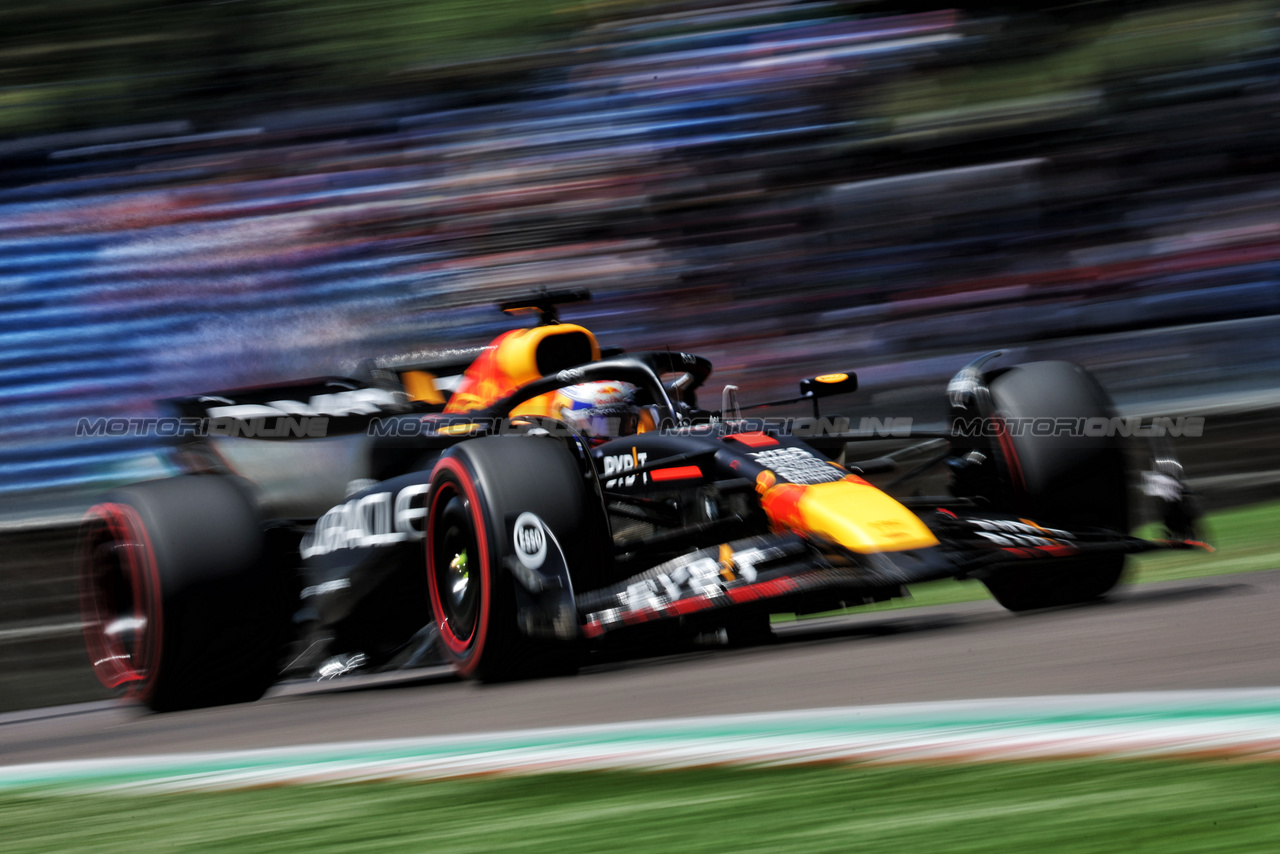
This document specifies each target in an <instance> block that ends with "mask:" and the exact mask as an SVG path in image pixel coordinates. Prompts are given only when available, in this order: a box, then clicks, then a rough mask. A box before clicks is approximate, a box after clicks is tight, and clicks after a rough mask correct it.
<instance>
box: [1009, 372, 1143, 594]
mask: <svg viewBox="0 0 1280 854" xmlns="http://www.w3.org/2000/svg"><path fill="white" fill-rule="evenodd" d="M987 387H988V388H989V389H990V392H991V404H992V408H993V410H994V412H995V414H996V418H997V419H998V420H999V422H1000V423H1001V424H1002V425H1004V426H1005V427H1006V429H1000V430H999V431H998V435H997V436H996V438H995V439H994V440H993V441H992V448H991V450H992V453H993V455H994V456H995V457H996V458H997V459H998V463H999V469H1000V470H1001V475H1000V477H999V480H1000V482H1001V487H1000V488H999V489H996V490H994V492H995V493H996V494H995V495H992V496H989V497H990V498H991V500H992V504H993V506H994V507H995V508H996V509H1002V510H1006V511H1008V512H1011V513H1014V514H1017V515H1019V516H1026V517H1027V518H1029V519H1033V520H1035V521H1036V522H1038V523H1040V524H1044V525H1049V526H1053V527H1061V528H1064V529H1067V530H1072V529H1076V530H1082V529H1088V528H1102V529H1106V530H1110V531H1115V532H1117V533H1120V534H1126V533H1128V529H1129V499H1128V483H1127V476H1126V466H1125V457H1124V450H1123V448H1122V446H1121V444H1120V441H1119V438H1118V437H1115V436H1105V435H1089V433H1091V432H1092V433H1101V432H1104V431H1102V430H1089V431H1085V430H1081V429H1073V430H1066V429H1063V430H1057V429H1056V428H1055V430H1054V431H1048V430H1047V429H1045V425H1048V424H1050V423H1053V424H1055V425H1058V424H1061V425H1067V424H1068V423H1075V424H1086V423H1091V424H1093V425H1098V424H1100V423H1101V422H1100V421H1099V420H1098V419H1108V418H1110V417H1111V415H1112V414H1113V408H1112V405H1111V400H1110V398H1109V396H1108V395H1107V393H1106V391H1105V390H1104V389H1103V388H1102V386H1101V385H1099V384H1098V381H1097V380H1096V379H1094V377H1093V376H1092V375H1091V374H1090V373H1089V372H1088V371H1086V370H1085V369H1084V368H1082V367H1080V366H1079V365H1075V364H1071V363H1069V362H1032V363H1029V364H1025V365H1018V366H1016V367H1013V368H1010V369H1009V370H1007V371H1004V372H1003V373H999V374H997V375H995V376H993V377H992V378H991V379H990V380H989V382H988V383H987ZM1033 420H1034V421H1033ZM1019 423H1020V424H1021V429H1012V430H1011V429H1007V426H1008V425H1010V424H1019ZM1124 560H1125V556H1124V555H1123V554H1102V555H1096V556H1090V557H1079V558H1053V559H1047V560H1045V561H1021V562H1018V563H1015V564H1012V565H1009V566H1007V567H1000V568H997V569H993V570H992V571H990V573H989V574H988V575H987V576H986V577H984V578H983V581H984V583H985V584H986V586H987V589H988V590H990V592H991V595H992V596H993V597H994V598H995V600H996V601H997V602H999V603H1000V604H1001V605H1003V606H1004V607H1005V608H1008V609H1009V610H1011V611H1026V610H1032V609H1036V608H1049V607H1056V606H1061V605H1072V604H1077V603H1080V602H1087V601H1090V600H1093V599H1097V598H1100V597H1102V596H1104V595H1105V594H1106V593H1107V592H1108V591H1110V590H1111V589H1112V588H1113V587H1115V586H1116V584H1117V583H1118V582H1119V580H1120V577H1121V575H1122V573H1123V570H1124Z"/></svg>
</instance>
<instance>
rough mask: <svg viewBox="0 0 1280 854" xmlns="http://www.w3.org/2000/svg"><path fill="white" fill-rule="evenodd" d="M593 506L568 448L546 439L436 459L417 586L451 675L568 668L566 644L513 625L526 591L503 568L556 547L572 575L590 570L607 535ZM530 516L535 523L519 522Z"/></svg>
mask: <svg viewBox="0 0 1280 854" xmlns="http://www.w3.org/2000/svg"><path fill="white" fill-rule="evenodd" d="M596 503H598V502H596V501H595V497H594V493H593V492H592V491H590V490H589V489H588V487H587V484H586V482H585V481H584V478H583V475H582V473H581V470H580V469H579V467H578V464H577V462H576V461H575V459H574V457H573V455H572V454H571V453H570V452H569V451H568V450H567V449H566V448H565V447H564V445H562V444H560V443H559V442H557V441H555V440H554V439H548V438H543V437H491V438H484V439H476V440H474V441H470V442H466V443H463V444H461V445H458V446H456V447H455V448H453V449H452V450H450V451H449V452H448V453H446V454H445V455H444V456H442V457H441V458H440V460H439V462H437V463H436V467H435V470H434V471H433V473H432V477H431V499H430V502H429V507H428V517H427V536H426V553H427V554H426V558H427V586H428V590H429V595H430V601H431V609H432V613H433V617H434V619H435V622H436V625H437V627H438V628H439V630H440V638H441V646H442V648H443V650H444V653H445V656H446V657H447V658H448V659H449V661H450V663H451V664H452V665H453V667H454V669H455V670H456V671H457V672H458V673H459V674H460V675H462V676H467V677H472V678H476V679H482V680H486V681H495V680H503V679H512V678H521V677H527V676H534V675H542V674H545V673H550V672H563V671H565V670H569V669H572V664H573V662H574V661H575V659H576V650H575V649H574V648H573V646H572V645H571V644H570V643H567V642H565V641H555V640H549V639H545V638H533V637H529V636H528V635H527V634H525V632H524V631H522V629H521V621H520V613H519V611H520V607H521V603H522V601H523V603H524V604H525V605H526V606H528V605H529V604H530V602H532V598H531V597H532V596H533V594H532V593H531V592H529V591H527V590H523V589H522V588H520V587H518V584H519V583H518V582H517V581H516V579H515V577H514V576H513V575H512V572H511V570H510V569H508V567H510V566H512V565H513V561H517V560H520V559H521V557H522V556H523V557H524V558H525V560H526V563H532V562H533V561H531V560H529V557H530V556H531V555H532V556H537V555H545V554H546V553H547V552H548V551H549V550H551V549H557V550H559V551H558V553H562V554H563V556H564V560H565V563H566V564H567V566H568V568H569V569H570V570H572V571H573V572H575V573H578V572H583V573H586V572H591V571H596V570H598V568H599V563H600V561H601V560H603V554H604V553H603V550H602V543H603V542H604V541H605V540H604V538H606V537H607V535H608V533H607V529H604V528H603V527H602V525H603V518H602V516H603V511H602V510H600V509H599V508H597V507H595V506H594V505H595V504H596ZM530 516H533V517H534V518H536V519H537V520H538V521H539V522H540V523H541V526H537V525H535V526H532V527H531V526H529V525H528V523H527V522H526V521H525V520H528V519H529V518H530ZM548 534H549V536H548ZM520 537H526V538H531V539H526V540H525V541H522V542H518V541H517V538H520ZM543 559H545V558H543ZM539 566H541V564H539ZM571 617H572V619H574V620H576V614H573V615H571Z"/></svg>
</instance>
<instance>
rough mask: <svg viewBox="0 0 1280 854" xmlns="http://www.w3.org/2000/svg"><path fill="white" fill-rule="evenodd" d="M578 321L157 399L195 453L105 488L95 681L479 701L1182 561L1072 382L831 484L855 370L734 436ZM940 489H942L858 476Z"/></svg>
mask: <svg viewBox="0 0 1280 854" xmlns="http://www.w3.org/2000/svg"><path fill="white" fill-rule="evenodd" d="M586 297H587V295H586V294H585V293H584V292H561V293H554V294H552V293H546V292H543V293H542V294H539V295H534V296H531V297H529V298H527V299H523V300H516V301H514V302H512V303H508V304H506V305H504V306H502V308H503V309H504V310H506V311H508V312H510V313H512V314H519V313H522V312H527V313H532V314H534V315H536V317H537V325H535V326H529V327H525V328H518V329H514V330H512V331H509V332H507V333H505V334H503V335H501V336H500V337H499V338H497V339H496V340H495V341H494V342H493V343H492V344H490V345H489V346H488V347H486V348H483V349H481V350H478V351H475V352H460V351H456V350H455V351H448V352H446V353H443V354H440V355H439V357H422V356H418V357H415V358H414V359H403V358H402V359H384V360H382V361H374V362H370V363H366V364H364V365H363V366H362V367H361V369H360V371H358V372H357V373H359V374H360V376H358V377H354V378H334V377H331V378H322V379H316V380H308V381H306V382H302V383H293V384H288V385H280V386H271V387H258V388H251V389H242V390H235V391H224V392H217V393H214V394H208V395H199V396H195V397H189V398H183V399H179V400H176V401H171V403H172V404H173V405H174V406H176V408H177V410H178V412H179V413H180V415H181V416H182V417H183V419H184V420H187V421H192V422H193V423H197V424H199V425H200V428H201V429H199V430H193V431H189V432H188V433H187V435H184V436H183V437H182V438H181V439H180V440H178V441H177V442H176V443H175V445H174V447H173V448H172V456H173V460H174V462H175V465H177V466H179V467H180V469H181V470H182V471H183V472H184V473H183V474H181V475H179V476H176V477H172V478H168V479H165V480H159V481H151V482H147V483H139V484H136V485H132V486H127V487H123V488H119V489H116V490H115V491H113V492H111V493H110V494H108V495H107V496H105V497H104V498H103V499H102V500H101V501H100V502H99V503H98V504H96V505H95V506H94V507H92V508H91V509H90V510H89V512H88V515H87V517H86V519H85V521H84V523H83V526H82V530H81V535H80V537H81V541H80V551H79V562H80V565H79V573H80V579H81V603H82V612H83V622H84V626H85V629H84V631H85V636H86V641H87V645H88V649H89V653H90V656H91V660H92V662H93V667H94V669H95V671H96V672H97V675H98V677H99V678H100V679H101V681H102V682H103V683H104V684H105V685H107V686H108V687H111V688H120V689H123V692H124V693H125V695H126V696H128V697H130V698H133V699H135V700H137V701H140V702H142V703H144V704H145V705H147V706H149V707H150V708H152V709H156V710H169V709H180V708H190V707H198V706H206V705H216V704H223V703H231V702H240V701H249V700H253V699H256V698H258V697H259V696H261V695H262V694H263V692H264V691H265V690H266V689H267V688H268V687H269V686H270V685H271V684H272V683H273V682H275V681H277V680H279V679H280V678H282V676H289V675H308V676H312V677H315V678H321V679H324V678H332V677H335V676H340V675H344V674H346V673H350V672H356V671H370V670H381V669H390V668H401V667H412V666H415V665H420V664H422V663H424V662H438V661H439V660H440V658H443V659H444V660H445V661H447V662H449V663H450V664H451V665H452V666H453V668H454V669H455V670H456V671H457V673H459V674H461V675H463V676H467V677H473V678H477V679H483V680H502V679H512V678H522V677H528V676H535V675H540V674H548V673H564V672H568V671H572V670H574V669H575V668H576V667H577V666H579V663H580V662H581V661H582V660H583V657H584V655H590V654H591V651H592V650H593V649H599V648H601V647H602V646H606V645H607V644H609V643H610V642H611V640H613V639H616V638H623V639H625V638H631V639H633V641H635V640H636V639H639V640H638V643H640V644H641V645H643V644H644V643H645V642H646V640H645V639H646V638H662V637H692V636H695V635H699V634H701V635H706V634H707V633H714V634H715V635H716V636H718V637H721V638H725V639H727V640H728V641H729V642H731V643H754V642H760V641H763V640H766V639H768V638H769V637H770V633H771V629H770V615H773V614H779V613H788V614H808V613H816V612H823V611H830V610H833V609H840V608H844V607H847V606H852V605H857V604H862V603H868V602H876V601H883V600H887V599H891V598H893V597H898V596H903V595H906V591H907V587H908V586H909V585H911V584H913V583H917V582H923V581H928V580H932V579H941V578H974V579H978V580H980V581H981V582H983V583H984V584H986V586H987V587H988V588H989V589H990V591H991V593H992V595H993V596H994V597H995V598H996V599H997V600H998V601H999V602H1000V603H1001V604H1002V605H1004V606H1005V607H1007V608H1009V609H1012V610H1015V611H1021V610H1027V609H1036V608H1045V607H1053V606H1060V605H1066V604H1072V603H1078V602H1084V601H1086V600H1090V599H1095V598H1098V597H1101V596H1103V595H1104V594H1106V593H1107V592H1108V591H1109V590H1111V589H1112V588H1113V587H1114V586H1115V585H1116V584H1117V582H1118V581H1119V579H1120V576H1121V571H1122V569H1123V566H1124V561H1125V556H1126V555H1127V554H1129V553H1133V552H1139V551H1145V550H1148V549H1153V548H1190V547H1193V546H1195V545H1196V543H1195V541H1194V533H1193V522H1194V517H1195V512H1194V510H1193V509H1192V507H1191V503H1190V499H1189V497H1188V495H1187V493H1186V490H1185V488H1184V487H1183V484H1182V480H1181V469H1180V467H1179V466H1178V464H1177V462H1176V460H1174V459H1173V458H1172V456H1171V455H1169V454H1168V453H1166V452H1163V451H1162V452H1160V453H1157V454H1156V455H1155V458H1154V464H1153V470H1152V471H1151V472H1148V473H1147V482H1148V485H1149V486H1150V485H1154V487H1155V488H1149V489H1148V490H1147V491H1148V493H1150V494H1152V495H1153V496H1154V497H1155V500H1156V501H1157V503H1158V504H1159V505H1160V506H1161V507H1162V508H1163V510H1162V516H1163V518H1164V520H1165V523H1166V527H1167V529H1168V537H1167V538H1166V539H1164V540H1153V541H1148V540H1141V539H1136V538H1133V537H1131V536H1129V535H1128V530H1129V527H1130V521H1131V517H1130V484H1129V482H1128V481H1129V479H1128V476H1127V465H1126V455H1125V451H1124V449H1123V448H1122V447H1121V443H1120V439H1119V438H1118V437H1117V436H1116V435H1115V431H1114V430H1109V429H1107V428H1108V426H1109V425H1112V424H1113V422H1114V421H1115V418H1114V416H1113V414H1112V410H1111V404H1110V401H1109V399H1108V397H1107V395H1106V393H1105V392H1104V391H1103V389H1102V388H1101V386H1099V384H1098V383H1097V382H1096V381H1095V380H1094V379H1093V377H1092V376H1090V375H1089V374H1088V373H1087V372H1086V371H1085V370H1083V369H1082V368H1080V367H1078V366H1075V365H1072V364H1068V363H1065V362H1036V363H1031V364H1023V365H1016V366H1012V367H1004V368H999V369H989V368H988V366H989V365H990V364H991V359H992V357H990V356H989V357H986V358H984V359H981V360H979V361H977V362H974V363H973V364H971V365H969V366H967V367H965V368H963V369H962V370H961V371H960V372H959V373H958V374H957V375H956V377H955V378H954V379H953V380H952V382H951V384H950V386H949V388H948V395H949V398H950V400H949V403H950V410H951V424H950V425H949V428H948V429H940V430H935V431H934V432H933V433H921V432H919V431H915V432H913V433H912V434H911V435H910V436H908V437H906V438H905V439H904V441H905V442H909V443H910V444H907V446H906V447H902V448H899V449H896V450H892V451H889V452H887V453H881V454H879V455H876V456H873V457H871V458H869V459H860V460H857V459H846V455H847V448H850V447H857V445H856V444H851V443H856V441H857V440H859V439H862V438H866V437H865V436H860V435H856V434H855V433H853V432H851V431H849V430H848V429H847V428H845V427H844V425H842V424H841V423H840V422H839V419H836V420H835V421H832V420H831V419H828V418H823V417H821V414H820V409H819V402H820V401H821V400H823V399H826V398H829V397H832V396H835V395H839V394H846V393H849V392H852V391H854V390H855V389H856V384H857V381H856V378H855V376H854V375H853V374H852V373H834V374H828V375H824V376H818V377H813V378H809V379H805V380H803V381H802V382H801V383H800V395H799V396H798V397H797V398H795V399H793V400H791V401H770V402H767V403H765V404H761V405H760V406H767V405H775V404H779V403H792V404H796V403H801V404H803V402H805V401H808V402H811V403H812V406H813V413H814V414H813V417H807V416H806V417H804V418H751V417H746V416H744V415H743V414H742V413H743V409H744V408H745V409H748V410H750V409H751V407H743V406H741V405H740V404H739V402H738V401H737V399H736V390H735V389H734V388H733V387H732V386H729V387H726V388H725V390H724V392H723V394H722V396H721V401H720V403H721V406H720V409H718V410H706V409H702V408H699V406H698V402H697V398H696V391H697V389H698V388H699V387H700V386H701V385H702V384H703V383H704V382H705V381H706V379H707V377H708V376H709V374H710V373H711V364H710V363H709V362H708V361H707V360H705V359H703V358H701V357H699V356H696V355H692V354H688V353H682V352H671V351H659V352H641V353H625V352H622V351H620V350H612V351H609V350H606V351H602V350H601V348H600V346H599V344H598V343H597V341H596V339H595V337H594V336H593V335H592V333H591V332H589V331H588V330H587V329H585V328H583V327H582V326H579V325H575V324H572V323H561V322H560V321H559V319H558V316H557V312H558V306H559V305H560V304H562V303H565V302H569V301H573V300H576V299H583V298H586ZM592 395H595V397H594V398H593V397H592ZM1046 424H1047V425H1049V428H1050V429H1044V425H1046ZM1028 425H1029V426H1028ZM1024 428H1025V429H1024ZM935 466H945V469H946V471H947V481H946V483H947V488H946V489H945V490H939V491H942V492H945V494H941V495H923V496H922V495H914V496H911V497H904V498H899V499H895V498H892V497H890V495H889V494H888V493H887V492H885V491H883V490H882V489H880V488H877V487H876V486H874V485H872V483H871V482H869V481H868V480H867V478H870V477H875V476H877V475H882V474H890V473H892V474H893V475H894V476H895V477H894V479H895V481H906V480H909V479H910V478H913V477H915V476H916V475H919V474H921V473H922V472H924V471H925V470H926V469H929V468H931V467H935Z"/></svg>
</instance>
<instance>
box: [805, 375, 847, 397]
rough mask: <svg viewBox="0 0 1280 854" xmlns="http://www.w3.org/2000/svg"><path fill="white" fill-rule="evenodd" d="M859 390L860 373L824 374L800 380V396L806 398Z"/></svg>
mask: <svg viewBox="0 0 1280 854" xmlns="http://www.w3.org/2000/svg"><path fill="white" fill-rule="evenodd" d="M857 390H858V375H857V374H854V373H847V374H822V375H821V376H817V377H809V378H808V379H806V380H800V396H801V397H805V398H809V397H831V396H832V395H837V394H848V393H850V392H854V391H857Z"/></svg>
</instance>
